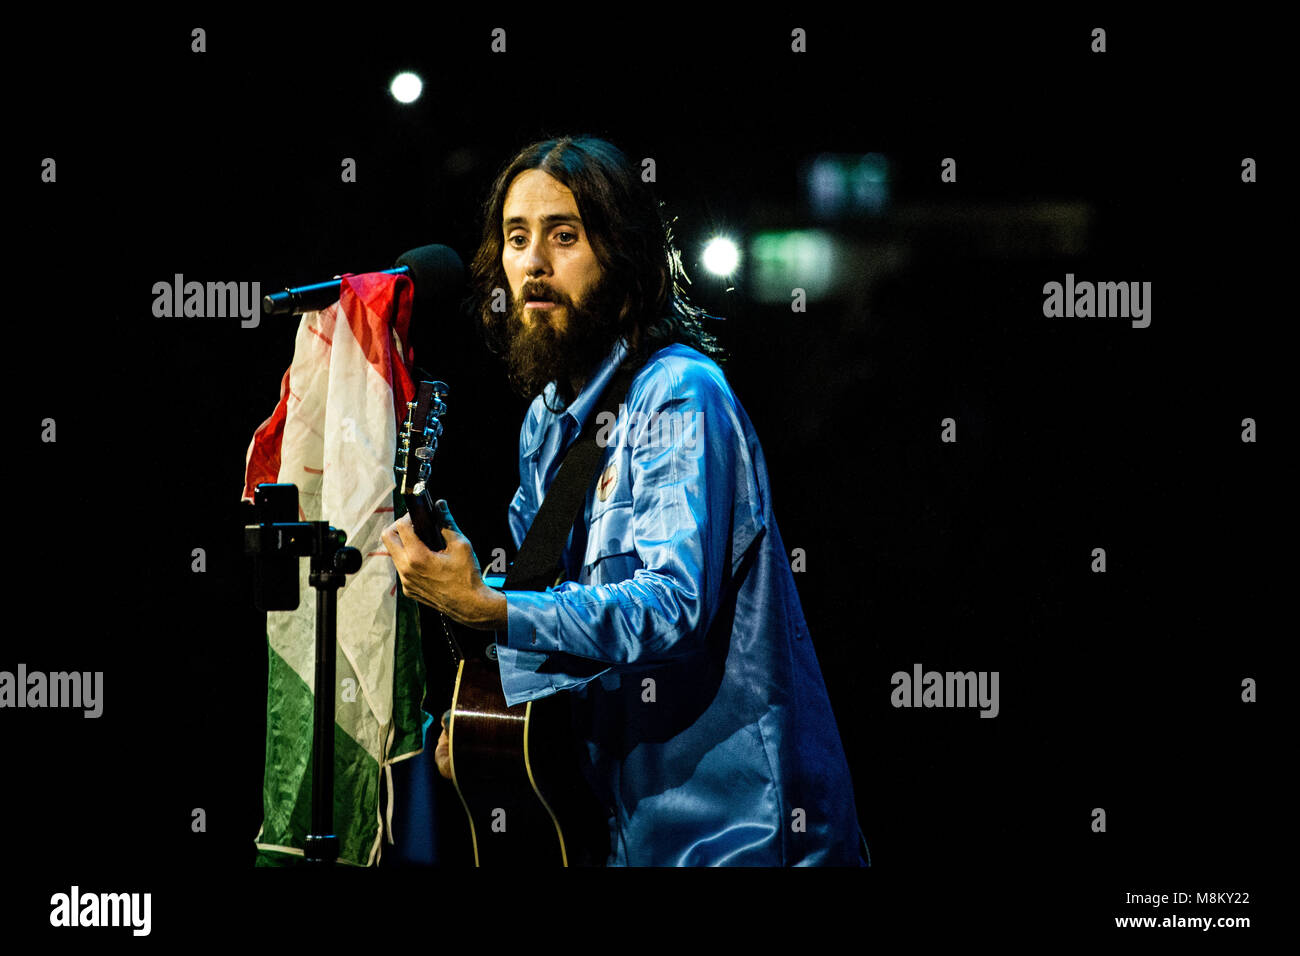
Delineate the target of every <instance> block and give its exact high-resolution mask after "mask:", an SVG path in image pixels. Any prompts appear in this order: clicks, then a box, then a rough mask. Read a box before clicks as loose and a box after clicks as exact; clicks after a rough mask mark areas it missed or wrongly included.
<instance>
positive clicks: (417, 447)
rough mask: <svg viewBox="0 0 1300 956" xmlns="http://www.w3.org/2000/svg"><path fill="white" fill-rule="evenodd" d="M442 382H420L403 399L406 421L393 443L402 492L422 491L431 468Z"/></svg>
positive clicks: (443, 408) (442, 406)
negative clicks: (411, 397)
mask: <svg viewBox="0 0 1300 956" xmlns="http://www.w3.org/2000/svg"><path fill="white" fill-rule="evenodd" d="M446 397H447V385H446V383H445V382H421V383H420V385H419V388H418V389H417V391H416V395H415V401H413V402H407V403H406V422H405V424H403V425H402V434H401V436H400V440H399V441H398V447H397V473H398V474H399V475H400V476H401V488H400V489H399V490H400V491H401V493H402V494H403V495H420V494H423V493H424V484H425V482H426V481H428V480H429V475H430V473H431V472H432V470H433V456H434V455H435V454H436V453H437V451H438V438H439V437H440V436H441V435H442V417H443V416H444V415H446V414H447V403H446V402H444V401H443V399H445V398H446Z"/></svg>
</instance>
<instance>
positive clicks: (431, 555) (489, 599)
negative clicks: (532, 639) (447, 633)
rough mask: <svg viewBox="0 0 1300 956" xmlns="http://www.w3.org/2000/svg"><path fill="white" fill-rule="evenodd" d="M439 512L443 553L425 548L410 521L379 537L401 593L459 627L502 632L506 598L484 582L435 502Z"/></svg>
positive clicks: (447, 514) (465, 542) (447, 513)
mask: <svg viewBox="0 0 1300 956" xmlns="http://www.w3.org/2000/svg"><path fill="white" fill-rule="evenodd" d="M437 507H438V509H439V511H440V512H441V514H442V521H443V523H444V525H446V527H444V528H443V529H442V537H443V540H444V541H445V542H446V543H447V547H446V549H445V550H443V551H432V550H430V549H429V548H428V547H426V546H425V544H424V542H423V541H421V540H420V538H419V535H417V534H416V533H415V527H414V526H413V525H412V524H411V519H410V516H409V515H403V516H402V517H401V518H400V519H398V520H397V521H394V522H393V523H392V524H391V525H389V526H388V527H387V528H385V529H384V531H383V534H381V535H380V537H381V538H382V539H383V541H384V545H385V546H386V547H387V548H388V555H389V557H391V558H392V559H393V566H394V567H396V568H397V576H398V577H399V578H401V579H402V590H404V591H405V592H406V593H407V595H409V596H410V597H413V598H415V600H417V601H419V602H421V603H422V604H427V605H429V606H430V607H432V608H435V609H437V610H439V611H441V612H442V613H443V614H445V615H447V617H449V618H451V619H452V620H453V621H455V622H457V623H458V624H463V625H465V626H466V627H472V628H476V629H478V630H481V631H494V630H495V631H504V630H505V629H506V627H507V624H508V619H507V616H506V596H505V595H504V594H502V593H501V592H500V591H494V590H493V589H492V588H490V587H488V586H487V584H486V583H485V582H484V581H483V572H482V568H481V567H480V566H479V563H478V557H477V556H476V555H475V554H474V547H473V545H471V544H470V543H469V539H468V538H467V537H465V536H464V535H463V534H461V532H460V528H458V527H456V521H455V519H454V518H452V516H451V509H450V508H448V507H447V502H445V501H439V502H438V503H437Z"/></svg>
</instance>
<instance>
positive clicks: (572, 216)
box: [501, 212, 582, 229]
mask: <svg viewBox="0 0 1300 956" xmlns="http://www.w3.org/2000/svg"><path fill="white" fill-rule="evenodd" d="M557 222H576V223H577V224H578V225H582V217H581V216H579V215H578V214H577V213H576V212H575V213H567V212H553V213H548V214H547V215H545V216H543V217H542V225H543V226H550V225H553V224H555V223H557ZM526 225H528V220H527V219H526V218H524V217H523V216H511V217H510V218H509V219H507V220H506V221H505V222H503V223H502V224H501V226H502V228H503V229H510V228H512V227H513V226H526Z"/></svg>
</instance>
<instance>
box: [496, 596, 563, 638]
mask: <svg viewBox="0 0 1300 956" xmlns="http://www.w3.org/2000/svg"><path fill="white" fill-rule="evenodd" d="M503 593H504V594H505V596H506V646H507V647H509V648H512V649H515V650H520V651H553V650H555V649H556V641H555V632H556V629H557V627H558V624H559V620H558V617H559V612H558V611H557V609H556V606H555V595H553V594H551V593H549V592H547V591H505V592H503Z"/></svg>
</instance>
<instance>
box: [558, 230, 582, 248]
mask: <svg viewBox="0 0 1300 956" xmlns="http://www.w3.org/2000/svg"><path fill="white" fill-rule="evenodd" d="M565 236H568V237H569V238H568V239H565V238H564V237H565ZM555 238H556V239H558V240H560V243H561V244H562V245H566V246H568V245H572V244H573V243H575V242H577V241H578V234H577V233H576V232H568V231H564V232H557V233H556V234H555Z"/></svg>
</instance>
